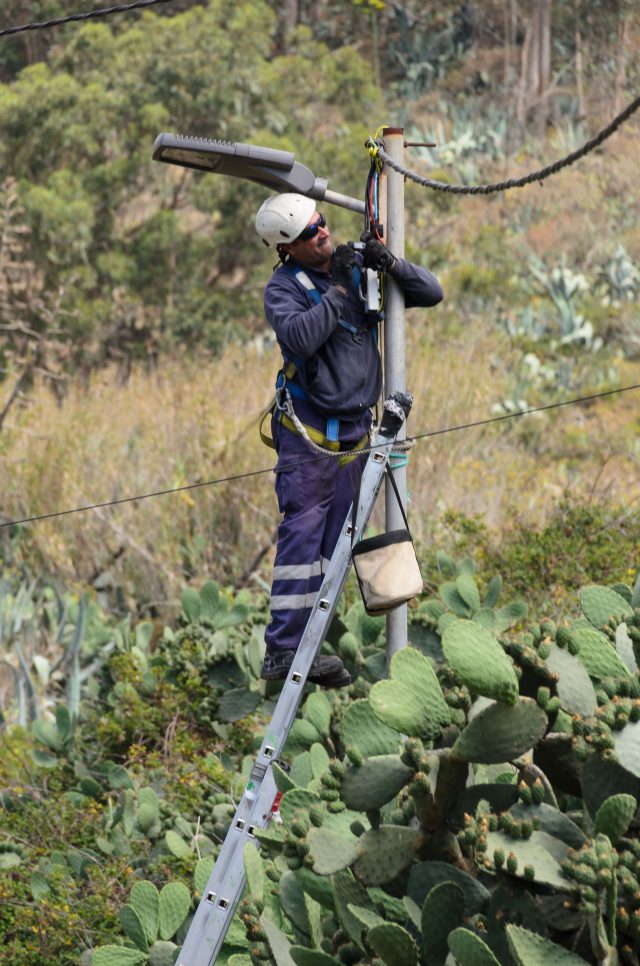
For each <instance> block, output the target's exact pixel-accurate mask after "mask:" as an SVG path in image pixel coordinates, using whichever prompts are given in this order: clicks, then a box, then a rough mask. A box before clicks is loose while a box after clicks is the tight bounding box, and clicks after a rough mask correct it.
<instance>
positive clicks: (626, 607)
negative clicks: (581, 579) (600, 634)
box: [579, 584, 633, 630]
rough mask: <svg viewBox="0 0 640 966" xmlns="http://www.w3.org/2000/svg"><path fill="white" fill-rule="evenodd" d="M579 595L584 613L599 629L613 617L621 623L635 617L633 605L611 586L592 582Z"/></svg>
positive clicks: (616, 621) (617, 622)
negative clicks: (600, 585) (597, 584)
mask: <svg viewBox="0 0 640 966" xmlns="http://www.w3.org/2000/svg"><path fill="white" fill-rule="evenodd" d="M579 597H580V606H581V607H582V613H583V614H584V616H585V617H586V618H587V620H588V621H589V622H590V623H591V624H593V626H594V627H596V628H597V629H598V630H602V629H603V628H604V627H605V626H606V625H607V623H608V622H609V621H610V620H611V618H613V619H614V621H615V623H616V624H619V623H620V622H621V621H626V620H627V618H629V617H633V608H632V607H631V605H630V604H629V603H627V601H626V600H625V599H624V597H621V596H620V594H617V593H616V592H615V590H611V589H610V588H609V587H598V586H596V585H595V584H591V585H589V586H587V587H583V588H582V590H581V591H580V594H579Z"/></svg>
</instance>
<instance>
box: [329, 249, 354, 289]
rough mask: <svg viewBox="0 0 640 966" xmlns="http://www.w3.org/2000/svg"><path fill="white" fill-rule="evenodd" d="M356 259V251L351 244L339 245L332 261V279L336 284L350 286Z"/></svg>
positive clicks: (344, 286) (343, 286)
mask: <svg viewBox="0 0 640 966" xmlns="http://www.w3.org/2000/svg"><path fill="white" fill-rule="evenodd" d="M355 261H356V253H355V252H354V250H353V248H351V247H350V246H349V245H338V247H337V248H336V250H335V252H334V253H333V260H332V262H331V281H332V283H333V284H334V285H340V286H342V288H349V286H350V285H351V278H352V275H351V273H352V272H353V266H354V265H355Z"/></svg>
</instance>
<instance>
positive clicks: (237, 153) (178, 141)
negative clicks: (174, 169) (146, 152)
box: [153, 134, 364, 214]
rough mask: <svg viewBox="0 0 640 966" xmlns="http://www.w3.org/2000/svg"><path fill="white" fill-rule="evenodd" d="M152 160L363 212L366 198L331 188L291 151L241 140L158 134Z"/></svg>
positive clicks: (325, 180) (324, 179)
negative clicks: (243, 142) (264, 146)
mask: <svg viewBox="0 0 640 966" xmlns="http://www.w3.org/2000/svg"><path fill="white" fill-rule="evenodd" d="M153 160H154V161H164V162H165V163H166V164H177V165H180V166H181V167H183V168H195V169H196V170H197V171H210V172H212V173H215V174H225V175H227V176H228V177H232V178H244V179H245V180H246V181H254V182H255V183H256V184H260V185H263V186H264V187H265V188H268V189H269V190H270V191H273V192H282V191H293V192H295V193H296V194H300V195H305V196H306V197H307V198H314V199H315V200H317V201H325V202H327V203H328V204H333V205H338V206H339V207H340V208H348V209H349V210H350V211H357V212H359V213H360V214H364V201H360V199H358V198H351V197H349V195H343V194H340V193H339V192H337V191H329V189H328V182H327V179H326V178H317V177H316V176H315V174H314V173H313V171H311V169H310V168H307V167H305V165H304V164H300V163H299V162H298V161H296V159H295V155H293V154H292V153H291V152H290V151H279V150H277V149H276V148H263V147H260V146H258V145H256V144H242V142H240V141H217V140H214V139H212V138H196V137H187V136H185V135H179V134H159V135H158V137H157V138H156V140H155V142H154V145H153Z"/></svg>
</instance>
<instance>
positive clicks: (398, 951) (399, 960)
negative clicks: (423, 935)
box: [367, 922, 418, 966]
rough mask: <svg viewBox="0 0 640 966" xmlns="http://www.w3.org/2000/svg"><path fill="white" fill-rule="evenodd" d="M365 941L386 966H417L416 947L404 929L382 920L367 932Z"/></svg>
mask: <svg viewBox="0 0 640 966" xmlns="http://www.w3.org/2000/svg"><path fill="white" fill-rule="evenodd" d="M367 941H368V942H369V943H370V945H371V946H372V947H373V949H374V951H375V952H376V953H377V954H378V956H379V957H380V959H382V960H383V962H384V963H386V964H387V966H417V963H418V947H417V945H416V943H415V940H414V939H413V937H412V936H410V935H409V933H408V932H407V930H406V929H403V928H402V926H399V925H398V924H397V923H395V922H383V923H380V924H379V925H377V926H374V927H373V929H370V930H369V932H368V933H367Z"/></svg>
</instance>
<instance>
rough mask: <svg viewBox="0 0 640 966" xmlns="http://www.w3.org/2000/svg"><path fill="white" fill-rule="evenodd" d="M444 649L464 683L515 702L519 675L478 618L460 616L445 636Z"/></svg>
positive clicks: (443, 639) (491, 696) (511, 702)
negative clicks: (467, 618) (478, 621)
mask: <svg viewBox="0 0 640 966" xmlns="http://www.w3.org/2000/svg"><path fill="white" fill-rule="evenodd" d="M442 650H443V651H444V656H445V657H446V659H447V661H448V662H449V664H450V665H451V667H452V668H453V670H454V671H455V672H456V673H457V674H458V675H459V677H460V678H461V679H462V682H463V684H466V686H467V687H468V688H471V690H472V691H475V692H476V693H477V694H482V695H484V696H485V697H487V698H495V700H496V701H502V702H503V703H504V704H515V702H516V700H517V697H518V678H517V677H516V672H515V669H514V666H513V663H512V662H511V659H510V658H509V656H508V655H507V654H506V652H505V651H504V650H503V648H502V647H501V646H500V644H499V643H498V641H497V640H496V638H495V637H494V636H493V634H491V633H490V632H489V631H487V630H486V629H485V628H484V627H481V626H480V625H479V624H477V623H476V622H475V621H469V620H457V621H454V622H453V624H450V625H449V626H448V627H447V629H446V630H445V632H444V634H443V636H442Z"/></svg>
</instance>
